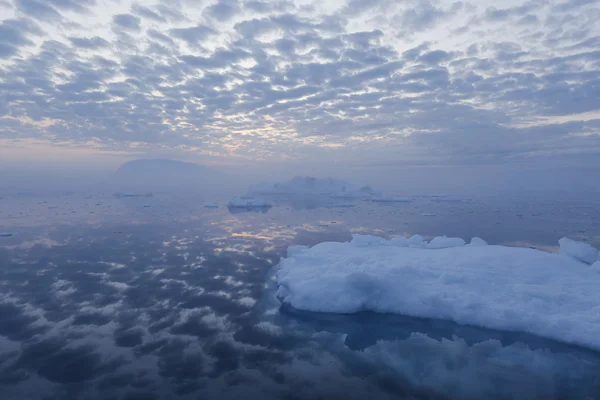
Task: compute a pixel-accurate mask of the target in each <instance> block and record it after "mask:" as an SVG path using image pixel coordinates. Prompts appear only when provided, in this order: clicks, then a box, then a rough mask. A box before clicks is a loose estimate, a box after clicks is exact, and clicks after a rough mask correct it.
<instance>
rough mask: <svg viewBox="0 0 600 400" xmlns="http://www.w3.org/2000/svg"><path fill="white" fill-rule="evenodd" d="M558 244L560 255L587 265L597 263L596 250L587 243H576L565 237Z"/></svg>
mask: <svg viewBox="0 0 600 400" xmlns="http://www.w3.org/2000/svg"><path fill="white" fill-rule="evenodd" d="M558 243H559V244H560V254H564V255H566V256H569V257H573V258H574V259H576V260H579V261H583V262H584V263H587V264H593V263H595V262H596V261H598V250H596V249H595V248H593V247H592V245H590V244H588V243H583V242H577V241H575V240H573V239H569V238H566V237H564V238H562V239H560V240H559V241H558Z"/></svg>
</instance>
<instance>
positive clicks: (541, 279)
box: [277, 235, 600, 350]
mask: <svg viewBox="0 0 600 400" xmlns="http://www.w3.org/2000/svg"><path fill="white" fill-rule="evenodd" d="M565 243H568V245H566V246H567V247H566V248H565ZM590 247H591V246H590ZM567 248H568V251H567ZM583 249H587V250H589V248H588V247H587V246H583V244H582V243H579V242H575V241H569V242H566V241H564V240H561V254H553V253H546V252H543V251H539V250H534V249H529V248H517V247H506V246H491V245H487V243H486V242H485V241H483V240H482V239H480V238H473V239H472V240H471V243H470V244H468V245H467V244H466V243H465V241H464V240H462V239H459V238H447V237H438V238H435V239H433V240H431V241H430V242H427V241H425V240H424V238H423V237H422V236H418V235H415V236H413V237H411V238H395V239H392V240H386V239H383V238H379V237H375V236H361V235H357V236H355V237H354V239H353V240H352V241H351V242H349V243H332V242H328V243H321V244H319V245H316V246H314V247H312V248H307V247H302V246H295V247H291V248H290V249H289V250H288V256H287V258H285V259H283V260H282V261H281V263H280V266H279V271H278V274H277V284H278V290H277V296H278V298H279V299H280V300H281V301H282V302H283V303H285V304H287V305H290V306H292V307H294V308H296V309H301V310H307V311H314V312H329V313H355V312H359V311H375V312H382V313H396V314H402V315H408V316H414V317H424V318H436V319H447V320H453V321H455V322H457V323H459V324H464V325H477V326H482V327H486V328H490V329H498V330H506V331H518V332H527V333H530V334H534V335H538V336H543V337H548V338H551V339H555V340H559V341H563V342H566V343H572V344H577V345H581V346H586V347H590V348H593V349H596V350H600V292H599V291H598V289H597V288H598V287H599V286H600V269H598V268H595V267H597V264H595V265H594V266H592V267H590V265H589V264H591V262H590V261H592V260H591V258H592V252H591V251H583ZM592 249H593V248H592ZM593 250H594V251H595V257H596V260H597V257H598V252H597V250H595V249H593ZM582 254H583V255H582ZM582 258H583V259H584V260H583V261H584V262H583V261H582Z"/></svg>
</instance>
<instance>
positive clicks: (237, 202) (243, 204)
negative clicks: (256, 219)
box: [227, 196, 273, 208]
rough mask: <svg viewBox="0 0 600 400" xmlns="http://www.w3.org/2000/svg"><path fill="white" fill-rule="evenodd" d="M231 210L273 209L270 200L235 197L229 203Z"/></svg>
mask: <svg viewBox="0 0 600 400" xmlns="http://www.w3.org/2000/svg"><path fill="white" fill-rule="evenodd" d="M227 207H229V208H267V207H273V204H271V202H269V201H268V200H265V199H261V198H258V197H253V196H242V197H234V198H232V199H231V200H229V203H227Z"/></svg>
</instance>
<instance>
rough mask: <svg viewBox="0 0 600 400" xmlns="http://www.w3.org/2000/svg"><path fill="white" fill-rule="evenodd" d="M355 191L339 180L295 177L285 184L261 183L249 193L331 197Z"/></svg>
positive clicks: (352, 187)
mask: <svg viewBox="0 0 600 400" xmlns="http://www.w3.org/2000/svg"><path fill="white" fill-rule="evenodd" d="M355 190H358V188H356V187H355V186H354V185H352V184H351V183H348V182H345V181H342V180H339V179H333V178H314V177H310V176H296V177H294V178H292V179H290V180H289V181H287V182H279V183H261V184H258V185H254V186H251V187H250V193H257V194H312V195H332V194H336V193H341V192H346V191H355Z"/></svg>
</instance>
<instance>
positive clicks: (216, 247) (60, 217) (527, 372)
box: [0, 193, 600, 400]
mask: <svg viewBox="0 0 600 400" xmlns="http://www.w3.org/2000/svg"><path fill="white" fill-rule="evenodd" d="M226 200H227V199H226V198H221V197H219V196H218V195H211V196H209V195H206V196H204V195H187V196H185V195H173V194H168V193H155V194H154V195H153V196H152V197H134V198H131V197H115V196H113V195H112V194H111V193H106V194H102V193H61V194H56V195H52V196H48V195H36V194H31V193H22V194H18V195H6V196H4V198H2V199H0V232H11V233H12V234H13V236H11V237H3V238H0V398H1V399H3V400H4V399H6V400H12V399H71V398H72V399H212V398H219V399H227V398H258V399H279V398H283V399H305V398H309V399H336V398H339V399H354V398H356V399H359V398H360V399H364V398H370V399H379V398H381V399H397V398H401V399H484V398H485V399H597V398H600V380H599V379H600V378H599V377H600V354H598V353H595V352H593V351H590V350H586V349H583V348H576V347H572V346H567V345H565V344H561V343H558V342H554V341H551V340H546V339H542V338H539V337H534V336H531V335H525V334H518V333H507V332H498V331H490V330H485V329H480V328H476V327H467V326H460V325H457V324H454V323H451V322H448V321H436V320H424V319H416V318H407V317H402V316H393V315H381V314H374V313H363V314H358V315H328V314H315V313H307V312H300V311H297V310H293V309H288V308H286V307H282V306H281V304H280V303H279V302H278V300H277V299H276V297H275V284H274V281H273V274H274V269H275V268H276V265H277V263H278V261H279V259H280V258H281V257H282V256H285V254H286V249H287V247H288V246H290V245H294V244H303V245H314V244H317V243H320V242H323V241H347V240H349V239H350V238H351V235H352V234H354V233H361V234H374V235H379V236H386V237H390V236H396V235H410V234H414V233H419V234H422V235H425V236H436V235H443V234H446V235H448V236H460V237H463V238H464V239H466V240H468V239H470V237H472V236H480V237H482V238H484V239H486V240H487V241H488V242H490V243H492V244H507V245H513V246H529V247H536V248H540V249H543V250H545V251H556V244H557V241H558V239H559V238H561V237H562V236H565V235H567V236H570V237H573V238H576V239H580V240H585V241H588V242H590V243H592V244H594V245H595V246H597V247H600V210H598V209H597V207H596V202H595V201H592V199H583V200H580V201H576V202H574V201H572V200H568V201H567V200H557V199H555V198H545V197H537V198H528V199H514V198H500V197H494V198H483V197H482V198H472V199H465V200H463V201H453V202H447V201H441V202H440V201H436V199H435V198H430V197H419V198H415V199H414V200H413V201H412V202H410V203H394V204H380V203H370V202H363V201H337V202H334V201H333V200H331V199H326V198H319V199H315V198H289V197H285V196H279V197H277V198H274V201H275V203H276V206H275V207H273V208H271V209H270V210H261V211H252V210H229V209H227V208H226V207H224V203H225V202H226ZM214 201H217V202H218V203H219V204H220V207H219V208H216V209H214V208H206V207H205V204H207V205H208V204H210V203H212V202H214Z"/></svg>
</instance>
